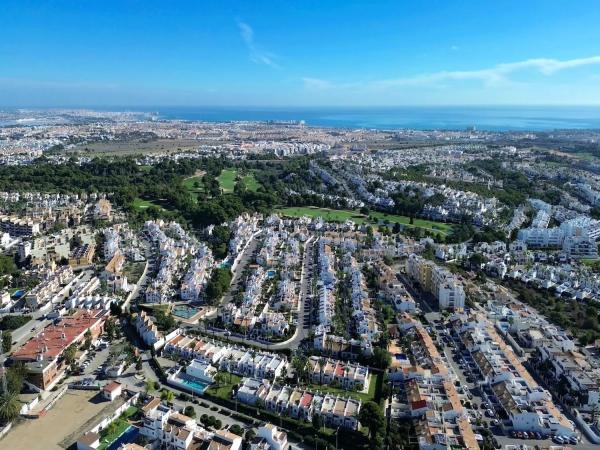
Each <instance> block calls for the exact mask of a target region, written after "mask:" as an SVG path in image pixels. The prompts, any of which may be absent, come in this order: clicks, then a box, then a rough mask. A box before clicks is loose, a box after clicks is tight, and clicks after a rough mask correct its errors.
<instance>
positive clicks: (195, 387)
mask: <svg viewBox="0 0 600 450" xmlns="http://www.w3.org/2000/svg"><path fill="white" fill-rule="evenodd" d="M173 381H175V382H177V383H180V384H183V385H185V387H186V388H188V389H190V390H191V391H194V392H197V393H199V394H204V391H205V390H206V389H207V388H208V386H209V385H208V384H206V383H203V382H202V381H198V380H192V379H190V378H185V377H182V376H178V377H177V378H175V379H174V380H173Z"/></svg>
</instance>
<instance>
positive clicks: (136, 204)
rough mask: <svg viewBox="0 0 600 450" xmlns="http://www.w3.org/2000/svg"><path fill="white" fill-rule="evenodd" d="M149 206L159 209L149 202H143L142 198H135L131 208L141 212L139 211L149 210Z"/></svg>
mask: <svg viewBox="0 0 600 450" xmlns="http://www.w3.org/2000/svg"><path fill="white" fill-rule="evenodd" d="M150 206H157V207H159V208H160V206H158V205H157V204H156V203H152V202H151V201H150V200H144V199H142V198H139V197H138V198H136V199H135V200H134V201H133V207H134V208H135V209H140V210H141V209H147V208H149V207H150Z"/></svg>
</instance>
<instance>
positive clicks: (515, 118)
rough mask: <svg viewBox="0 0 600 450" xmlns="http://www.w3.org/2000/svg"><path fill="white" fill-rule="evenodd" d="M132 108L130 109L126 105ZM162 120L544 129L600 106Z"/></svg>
mask: <svg viewBox="0 0 600 450" xmlns="http://www.w3.org/2000/svg"><path fill="white" fill-rule="evenodd" d="M129 109H135V108H129ZM135 110H144V111H156V112H158V114H159V117H160V118H161V119H180V120H202V121H208V122H227V121H267V120H275V121H290V120H304V121H305V122H306V124H307V125H312V126H323V127H334V128H373V129H402V128H408V129H417V130H433V129H443V130H464V129H466V128H470V127H475V128H476V129H478V130H489V131H525V130H531V131H548V130H555V129H579V130H581V129H600V106H560V107H558V106H536V107H517V106H494V107H491V106H490V107H484V106H481V107H472V106H464V107H455V106H453V107H397V108H259V107H254V108H253V107H246V108H229V107H156V108H139V109H135Z"/></svg>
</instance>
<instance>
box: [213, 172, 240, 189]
mask: <svg viewBox="0 0 600 450" xmlns="http://www.w3.org/2000/svg"><path fill="white" fill-rule="evenodd" d="M236 176H237V170H235V169H223V171H222V172H221V175H219V176H218V178H217V180H218V181H219V184H220V185H221V189H223V192H225V193H227V192H233V188H234V187H235V177H236Z"/></svg>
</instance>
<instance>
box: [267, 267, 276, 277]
mask: <svg viewBox="0 0 600 450" xmlns="http://www.w3.org/2000/svg"><path fill="white" fill-rule="evenodd" d="M276 274H277V272H276V271H275V270H273V269H270V270H267V278H273V277H274V276H275V275H276Z"/></svg>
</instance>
